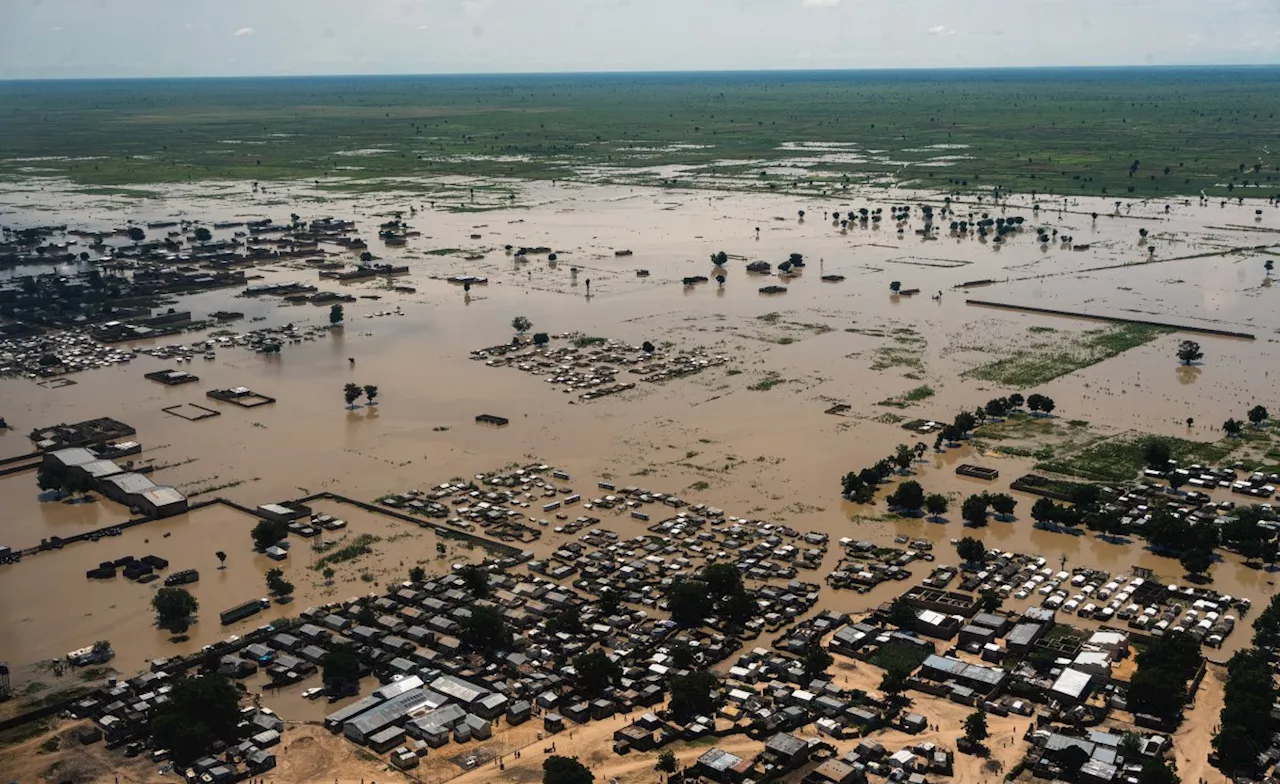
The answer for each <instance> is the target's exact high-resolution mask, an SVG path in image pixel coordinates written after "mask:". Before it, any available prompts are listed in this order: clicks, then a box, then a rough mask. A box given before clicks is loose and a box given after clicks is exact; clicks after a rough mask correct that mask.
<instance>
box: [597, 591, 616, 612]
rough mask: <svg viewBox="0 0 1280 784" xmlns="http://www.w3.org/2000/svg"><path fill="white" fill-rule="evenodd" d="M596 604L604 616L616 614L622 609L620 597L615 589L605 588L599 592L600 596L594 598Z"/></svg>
mask: <svg viewBox="0 0 1280 784" xmlns="http://www.w3.org/2000/svg"><path fill="white" fill-rule="evenodd" d="M596 606H597V607H599V608H600V614H601V615H603V616H605V617H606V618H608V617H609V616H611V615H617V614H618V613H619V612H621V610H622V597H621V596H619V595H618V592H617V591H614V590H612V589H609V588H606V589H605V590H604V591H603V592H601V594H600V598H598V599H596Z"/></svg>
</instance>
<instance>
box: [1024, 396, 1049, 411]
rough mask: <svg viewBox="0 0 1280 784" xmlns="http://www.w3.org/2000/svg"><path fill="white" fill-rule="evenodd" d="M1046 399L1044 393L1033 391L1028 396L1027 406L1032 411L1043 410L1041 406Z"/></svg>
mask: <svg viewBox="0 0 1280 784" xmlns="http://www.w3.org/2000/svg"><path fill="white" fill-rule="evenodd" d="M1044 400H1045V397H1044V395H1042V394H1040V393H1039V392H1033V393H1032V394H1031V395H1030V396H1029V397H1028V398H1027V408H1029V409H1031V410H1032V411H1039V410H1041V406H1042V405H1043V404H1044Z"/></svg>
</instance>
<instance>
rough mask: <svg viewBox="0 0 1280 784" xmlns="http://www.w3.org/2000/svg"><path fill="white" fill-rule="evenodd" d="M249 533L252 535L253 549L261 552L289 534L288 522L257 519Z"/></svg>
mask: <svg viewBox="0 0 1280 784" xmlns="http://www.w3.org/2000/svg"><path fill="white" fill-rule="evenodd" d="M249 535H250V536H252V537H253V547H254V549H255V550H257V551H258V552H262V551H263V550H266V549H267V548H268V547H271V546H272V545H275V544H278V543H279V542H280V541H282V540H283V539H284V538H285V537H286V536H288V535H289V524H288V523H286V522H284V521H282V520H259V521H258V524H257V525H255V526H254V527H253V530H252V531H250V532H249Z"/></svg>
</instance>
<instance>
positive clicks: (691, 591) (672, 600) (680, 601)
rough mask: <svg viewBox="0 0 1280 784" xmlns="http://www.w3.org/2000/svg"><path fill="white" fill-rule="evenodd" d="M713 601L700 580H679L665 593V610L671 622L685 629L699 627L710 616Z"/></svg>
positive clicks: (713, 604) (705, 585) (704, 584)
mask: <svg viewBox="0 0 1280 784" xmlns="http://www.w3.org/2000/svg"><path fill="white" fill-rule="evenodd" d="M714 606H715V600H714V599H713V598H712V597H711V593H710V591H709V590H708V588H707V584H706V583H704V582H702V581H701V580H681V581H680V582H678V583H676V584H675V585H673V586H672V587H671V589H670V590H669V591H668V592H667V609H668V611H670V613H671V620H673V621H675V622H676V624H677V625H678V626H680V627H682V628H685V629H692V628H695V627H698V626H701V625H702V623H703V620H704V619H705V618H707V617H709V616H710V615H711V612H712V610H713V609H714Z"/></svg>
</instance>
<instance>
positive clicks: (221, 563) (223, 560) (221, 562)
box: [213, 550, 227, 569]
mask: <svg viewBox="0 0 1280 784" xmlns="http://www.w3.org/2000/svg"><path fill="white" fill-rule="evenodd" d="M213 555H214V557H216V558H217V559H218V568H219V569H226V568H227V554H226V553H224V552H222V551H221V550H219V551H218V552H216V553H214V554H213Z"/></svg>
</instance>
